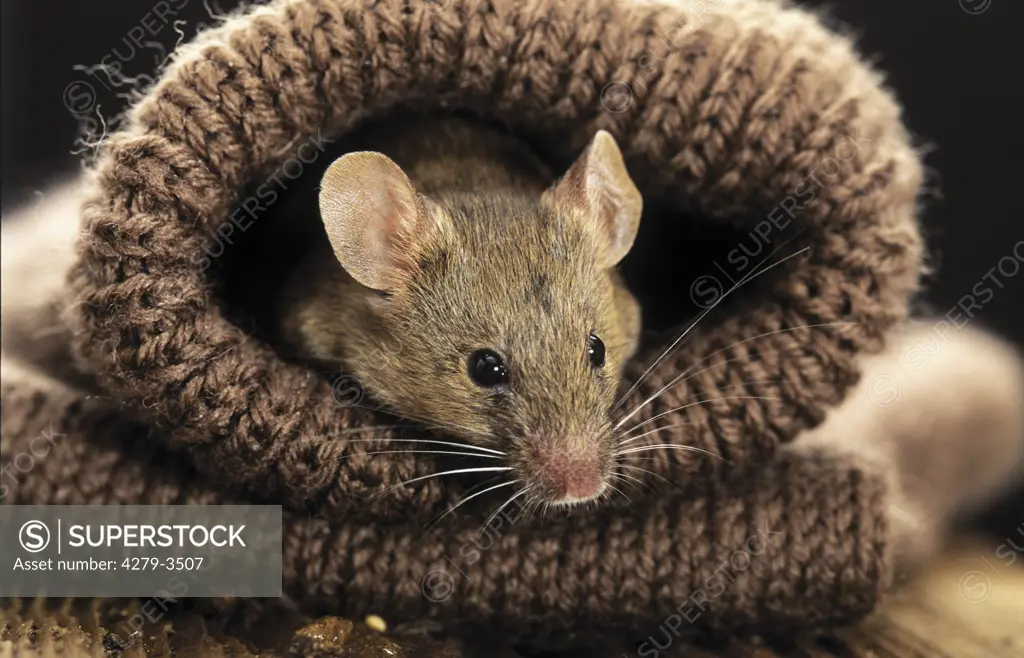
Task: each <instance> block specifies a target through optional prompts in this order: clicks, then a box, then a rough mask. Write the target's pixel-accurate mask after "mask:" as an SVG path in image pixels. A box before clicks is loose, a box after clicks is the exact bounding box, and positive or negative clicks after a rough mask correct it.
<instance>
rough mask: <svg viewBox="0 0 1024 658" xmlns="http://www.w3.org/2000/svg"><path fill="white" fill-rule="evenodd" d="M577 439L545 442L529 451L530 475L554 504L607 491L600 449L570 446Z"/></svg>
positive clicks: (586, 497) (582, 499) (586, 498)
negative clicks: (530, 453) (605, 489)
mask: <svg viewBox="0 0 1024 658" xmlns="http://www.w3.org/2000/svg"><path fill="white" fill-rule="evenodd" d="M560 443H561V444H562V445H559V444H560ZM575 443H577V442H572V441H565V442H544V443H541V444H540V445H535V446H534V447H533V449H532V450H531V451H530V452H532V453H533V454H532V455H530V457H531V458H530V459H528V463H529V464H531V467H530V470H532V471H533V472H532V473H531V476H532V477H533V479H534V480H535V481H536V483H537V485H539V488H540V489H541V490H542V491H544V492H545V494H546V497H547V498H548V501H549V502H550V503H552V504H556V505H557V504H568V503H578V502H583V501H587V500H590V499H592V498H595V497H597V496H598V495H600V494H601V493H602V492H603V491H604V488H605V476H604V464H603V460H602V459H601V458H600V455H599V454H598V451H597V450H596V449H594V448H590V449H587V448H585V447H582V446H580V447H577V448H575V449H573V448H572V447H570V446H572V445H573V444H575Z"/></svg>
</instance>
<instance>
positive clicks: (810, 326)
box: [613, 261, 857, 429]
mask: <svg viewBox="0 0 1024 658" xmlns="http://www.w3.org/2000/svg"><path fill="white" fill-rule="evenodd" d="M780 262H781V261H780ZM844 324H850V325H852V324H857V323H856V322H846V321H838V322H822V323H819V324H805V325H801V326H799V327H787V328H785V329H777V330H775V331H768V332H765V333H763V334H760V335H757V336H752V337H751V338H744V339H743V340H740V341H737V342H735V343H733V344H731V345H728V346H726V347H723V348H722V349H720V350H717V351H715V352H712V353H711V354H709V355H707V356H706V357H704V358H703V359H701V360H700V361H698V362H697V363H694V364H693V365H691V366H690V367H689V368H687V369H686V370H684V371H683V372H682V373H681V374H679V375H678V376H677V377H675V378H674V379H672V381H670V382H669V383H668V384H665V386H663V387H662V388H661V389H660V390H659V391H658V392H656V393H655V394H654V395H652V396H651V397H649V398H647V399H646V400H644V401H643V402H641V403H640V404H639V405H638V406H637V407H636V408H634V409H633V411H631V412H630V413H629V415H627V416H625V417H624V418H622V419H621V420H620V421H619V422H618V423H616V425H615V427H614V428H613V429H618V428H619V427H621V426H622V424H623V423H625V422H626V421H627V420H629V419H630V418H632V417H633V416H634V415H636V413H637V412H638V411H640V410H641V409H643V408H644V407H646V406H647V405H648V404H650V403H651V402H653V401H654V400H657V399H658V398H659V397H661V395H662V394H663V393H664V392H665V391H667V390H668V389H670V388H672V387H673V386H676V385H677V384H680V383H682V382H685V381H688V380H689V379H690V378H691V377H693V376H695V375H699V374H700V373H702V372H705V371H707V370H710V369H712V368H714V367H716V366H718V365H724V364H725V363H732V362H733V361H736V360H739V359H741V358H742V357H736V358H733V359H729V360H727V361H725V362H723V363H721V364H712V365H710V366H708V367H707V368H702V369H701V370H698V371H697V372H694V373H692V374H691V373H690V371H691V370H693V368H695V367H696V366H699V365H700V364H701V363H704V362H705V361H707V360H708V359H710V358H712V357H714V356H716V355H718V354H721V353H722V352H725V351H727V350H730V349H732V348H734V347H736V346H738V345H743V344H744V343H749V342H750V341H752V340H758V339H759V338H766V337H768V336H774V335H776V334H784V333H786V332H789V331H797V330H799V329H817V328H820V327H830V326H840V325H844ZM687 375H689V376H687ZM613 411H614V410H613Z"/></svg>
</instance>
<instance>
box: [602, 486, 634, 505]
mask: <svg viewBox="0 0 1024 658" xmlns="http://www.w3.org/2000/svg"><path fill="white" fill-rule="evenodd" d="M605 486H606V487H608V488H609V489H611V490H612V491H614V492H616V493H617V494H619V495H620V496H622V497H623V498H625V499H626V500H627V501H629V504H630V505H633V508H634V509H635V508H636V505H634V504H633V499H632V498H630V497H629V496H627V495H626V494H624V493H622V490H621V489H619V488H618V487H615V486H614V485H611V484H608V483H605Z"/></svg>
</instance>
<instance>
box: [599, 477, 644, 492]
mask: <svg viewBox="0 0 1024 658" xmlns="http://www.w3.org/2000/svg"><path fill="white" fill-rule="evenodd" d="M608 477H612V478H616V479H618V478H626V479H627V480H632V481H633V482H637V483H639V484H640V485H642V486H645V487H647V488H648V489H650V490H651V491H654V488H653V487H652V486H651V485H649V484H647V483H646V482H644V481H643V480H641V479H640V478H638V477H633V476H632V475H627V474H626V473H612V474H611V475H609V476H608ZM627 484H630V485H631V486H633V487H636V488H637V491H640V487H637V485H635V484H632V483H631V482H627Z"/></svg>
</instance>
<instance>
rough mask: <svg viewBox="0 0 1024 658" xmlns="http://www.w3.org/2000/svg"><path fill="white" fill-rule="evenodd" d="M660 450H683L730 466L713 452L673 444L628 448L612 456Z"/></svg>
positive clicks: (727, 461) (728, 462)
mask: <svg viewBox="0 0 1024 658" xmlns="http://www.w3.org/2000/svg"><path fill="white" fill-rule="evenodd" d="M662 448H664V449H666V450H685V451H686V452H702V453H704V454H705V455H709V456H711V457H715V458H716V459H721V460H722V461H724V462H725V463H726V464H731V462H730V461H729V460H727V459H725V458H724V457H722V456H721V455H716V454H715V453H713V452H708V451H707V450H704V449H703V448H695V447H693V446H681V445H676V444H674V443H659V444H657V445H653V446H641V447H639V448H629V449H628V450H620V451H618V452H616V453H614V454H615V456H619V455H628V454H631V453H634V452H644V451H647V450H660V449H662Z"/></svg>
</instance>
